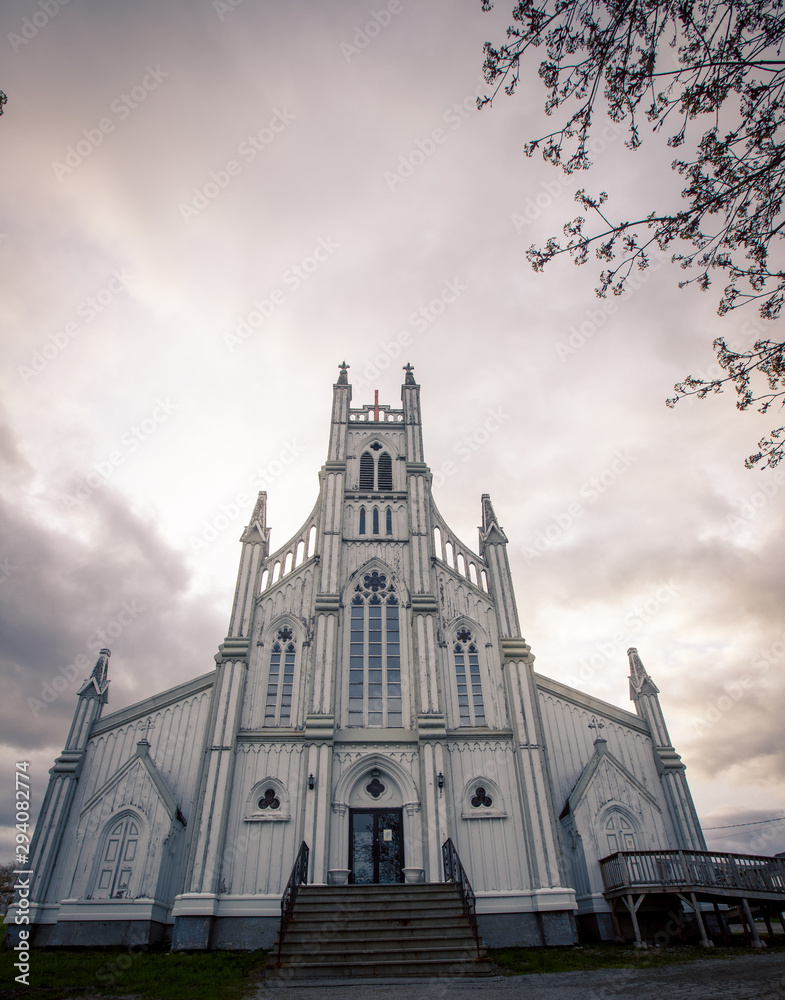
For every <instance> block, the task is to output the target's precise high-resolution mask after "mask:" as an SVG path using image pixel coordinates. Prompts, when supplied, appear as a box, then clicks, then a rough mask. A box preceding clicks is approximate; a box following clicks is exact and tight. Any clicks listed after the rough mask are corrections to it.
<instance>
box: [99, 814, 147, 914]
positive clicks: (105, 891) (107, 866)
mask: <svg viewBox="0 0 785 1000" xmlns="http://www.w3.org/2000/svg"><path fill="white" fill-rule="evenodd" d="M138 857H139V824H138V822H137V820H136V817H135V816H131V815H126V816H123V818H122V819H119V820H111V821H110V823H109V826H108V829H107V832H106V836H105V839H104V843H103V846H102V848H101V863H100V865H99V867H98V872H97V875H96V882H95V888H94V890H93V899H128V898H130V896H131V891H132V889H131V881H132V879H133V875H134V869H135V867H136V859H137V858H138Z"/></svg>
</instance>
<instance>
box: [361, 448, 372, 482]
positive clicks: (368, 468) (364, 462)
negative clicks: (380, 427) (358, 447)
mask: <svg viewBox="0 0 785 1000" xmlns="http://www.w3.org/2000/svg"><path fill="white" fill-rule="evenodd" d="M360 489H361V490H372V489H373V455H372V454H371V453H370V452H369V451H364V452H363V453H362V455H361V456H360Z"/></svg>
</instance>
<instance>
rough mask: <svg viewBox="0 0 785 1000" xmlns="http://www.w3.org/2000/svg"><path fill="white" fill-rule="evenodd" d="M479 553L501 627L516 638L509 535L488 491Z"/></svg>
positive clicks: (484, 494)
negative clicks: (497, 516) (505, 531)
mask: <svg viewBox="0 0 785 1000" xmlns="http://www.w3.org/2000/svg"><path fill="white" fill-rule="evenodd" d="M480 555H481V556H482V557H483V559H484V560H485V563H486V565H487V567H488V573H489V576H490V581H491V593H492V594H493V596H494V598H495V599H496V609H497V612H498V615H499V629H500V631H501V634H502V636H504V637H506V638H514V637H516V636H519V635H520V634H521V629H520V624H519V622H518V611H517V608H516V606H515V593H514V591H513V586H512V573H511V572H510V560H509V559H508V557H507V536H506V535H505V534H504V532H503V531H502V529H501V528H500V527H499V522H498V521H497V520H496V512H495V511H494V509H493V504H492V503H491V498H490V495H489V494H488V493H483V495H482V525H481V527H480Z"/></svg>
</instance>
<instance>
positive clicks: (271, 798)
mask: <svg viewBox="0 0 785 1000" xmlns="http://www.w3.org/2000/svg"><path fill="white" fill-rule="evenodd" d="M259 808H260V809H280V808H281V800H280V799H279V798H278V797H277V795H276V794H275V789H274V788H268V789H267V791H266V792H265V793H264V797H263V798H261V799H259Z"/></svg>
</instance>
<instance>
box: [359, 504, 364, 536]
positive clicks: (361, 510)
mask: <svg viewBox="0 0 785 1000" xmlns="http://www.w3.org/2000/svg"><path fill="white" fill-rule="evenodd" d="M358 534H359V535H364V534H365V507H360V529H359V531H358Z"/></svg>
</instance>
